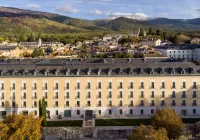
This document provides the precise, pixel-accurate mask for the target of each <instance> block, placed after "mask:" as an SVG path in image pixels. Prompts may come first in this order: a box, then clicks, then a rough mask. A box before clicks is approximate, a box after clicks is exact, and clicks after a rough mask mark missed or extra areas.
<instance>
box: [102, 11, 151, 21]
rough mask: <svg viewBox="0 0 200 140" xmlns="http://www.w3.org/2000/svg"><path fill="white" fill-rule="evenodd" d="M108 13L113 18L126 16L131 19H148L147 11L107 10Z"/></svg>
mask: <svg viewBox="0 0 200 140" xmlns="http://www.w3.org/2000/svg"><path fill="white" fill-rule="evenodd" d="M106 15H107V16H108V17H110V18H111V19H115V18H118V17H126V18H130V19H137V20H146V19H148V18H149V17H148V15H146V14H145V13H121V12H113V13H110V12H107V13H106Z"/></svg>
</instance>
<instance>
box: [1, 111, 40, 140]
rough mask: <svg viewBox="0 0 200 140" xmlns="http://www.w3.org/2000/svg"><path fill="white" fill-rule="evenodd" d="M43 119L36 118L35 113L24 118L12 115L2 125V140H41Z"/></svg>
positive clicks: (21, 115) (20, 115)
mask: <svg viewBox="0 0 200 140" xmlns="http://www.w3.org/2000/svg"><path fill="white" fill-rule="evenodd" d="M41 122H42V118H36V117H35V116H34V115H33V113H31V114H29V115H28V116H24V115H23V114H22V113H21V114H19V115H10V116H7V117H6V119H5V120H4V121H3V122H1V123H0V139H1V140H39V139H41Z"/></svg>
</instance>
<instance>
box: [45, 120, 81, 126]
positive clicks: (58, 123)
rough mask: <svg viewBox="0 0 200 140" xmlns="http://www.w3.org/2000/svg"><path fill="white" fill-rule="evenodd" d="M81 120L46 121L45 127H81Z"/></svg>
mask: <svg viewBox="0 0 200 140" xmlns="http://www.w3.org/2000/svg"><path fill="white" fill-rule="evenodd" d="M82 125H83V121H82V120H76V121H48V122H47V127H82Z"/></svg>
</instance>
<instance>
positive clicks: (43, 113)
mask: <svg viewBox="0 0 200 140" xmlns="http://www.w3.org/2000/svg"><path fill="white" fill-rule="evenodd" d="M46 112H47V111H46V102H45V99H44V98H43V99H42V100H39V116H40V117H42V118H43V120H42V126H47V120H46Z"/></svg>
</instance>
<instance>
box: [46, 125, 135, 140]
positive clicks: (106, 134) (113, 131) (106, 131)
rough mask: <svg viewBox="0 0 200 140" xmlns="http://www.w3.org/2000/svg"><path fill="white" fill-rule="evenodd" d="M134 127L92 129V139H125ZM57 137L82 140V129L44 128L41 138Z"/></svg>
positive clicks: (67, 139)
mask: <svg viewBox="0 0 200 140" xmlns="http://www.w3.org/2000/svg"><path fill="white" fill-rule="evenodd" d="M133 129H134V127H119V126H113V127H94V128H92V131H93V138H94V139H98V140H109V139H116V140H117V139H127V138H128V137H130V136H131V135H132V133H133ZM50 136H52V137H55V136H58V137H60V138H62V139H65V140H78V139H83V138H84V128H81V127H45V128H44V129H43V138H47V137H50Z"/></svg>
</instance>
